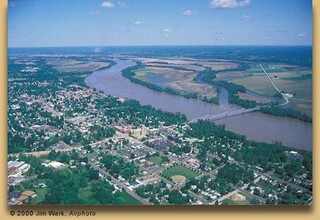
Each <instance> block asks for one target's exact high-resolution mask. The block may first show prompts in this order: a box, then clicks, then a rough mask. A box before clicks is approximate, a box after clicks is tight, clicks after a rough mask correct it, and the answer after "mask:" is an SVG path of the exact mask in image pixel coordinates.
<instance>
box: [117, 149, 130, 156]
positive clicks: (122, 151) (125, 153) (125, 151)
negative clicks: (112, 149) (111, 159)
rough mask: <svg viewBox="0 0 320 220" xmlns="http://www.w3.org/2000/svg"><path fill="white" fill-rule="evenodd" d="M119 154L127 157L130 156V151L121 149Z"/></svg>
mask: <svg viewBox="0 0 320 220" xmlns="http://www.w3.org/2000/svg"><path fill="white" fill-rule="evenodd" d="M117 152H118V153H119V154H121V155H127V156H129V154H130V153H129V151H128V150H126V149H119V150H118V151H117Z"/></svg>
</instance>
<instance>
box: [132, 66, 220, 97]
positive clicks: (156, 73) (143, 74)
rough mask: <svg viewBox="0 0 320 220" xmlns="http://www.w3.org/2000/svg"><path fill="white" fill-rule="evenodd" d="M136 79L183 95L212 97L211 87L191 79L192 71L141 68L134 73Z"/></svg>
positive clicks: (195, 74)
mask: <svg viewBox="0 0 320 220" xmlns="http://www.w3.org/2000/svg"><path fill="white" fill-rule="evenodd" d="M135 73H136V76H135V77H136V78H138V79H140V80H143V81H146V82H149V83H152V84H154V85H157V86H160V87H162V88H165V87H168V88H171V89H174V90H177V91H180V92H183V93H195V92H196V93H198V94H200V95H202V96H207V97H212V96H214V95H215V94H214V92H212V91H213V87H212V86H211V85H207V84H199V83H197V82H195V81H193V79H194V78H195V77H196V76H197V72H195V71H192V70H180V69H175V68H162V67H150V66H147V67H143V68H140V69H138V70H136V71H135Z"/></svg>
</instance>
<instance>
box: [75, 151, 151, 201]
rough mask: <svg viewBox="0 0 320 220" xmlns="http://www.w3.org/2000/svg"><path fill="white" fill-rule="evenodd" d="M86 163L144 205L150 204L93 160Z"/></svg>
mask: <svg viewBox="0 0 320 220" xmlns="http://www.w3.org/2000/svg"><path fill="white" fill-rule="evenodd" d="M79 155H80V157H81V158H83V155H82V154H79ZM88 164H89V165H90V166H91V167H92V168H93V169H95V170H97V171H99V172H100V173H101V174H102V175H103V176H104V177H106V178H107V177H110V178H111V182H112V183H114V184H116V185H117V186H119V187H121V188H123V189H125V191H126V192H127V193H128V194H130V195H131V196H133V197H134V198H135V199H137V200H139V201H140V202H141V203H142V204H144V205H152V203H150V202H149V201H147V200H145V199H144V198H142V197H140V196H139V195H138V194H136V193H135V192H134V191H133V190H131V189H129V188H128V187H127V186H126V185H124V184H123V183H121V182H119V181H118V180H117V179H116V178H114V177H113V176H111V175H110V174H109V173H108V172H106V171H105V170H104V169H102V168H100V167H98V166H97V165H95V164H94V163H93V162H91V161H90V159H89V161H88Z"/></svg>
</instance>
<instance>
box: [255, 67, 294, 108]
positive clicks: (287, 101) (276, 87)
mask: <svg viewBox="0 0 320 220" xmlns="http://www.w3.org/2000/svg"><path fill="white" fill-rule="evenodd" d="M259 65H260V67H261V69H262V70H263V72H264V73H265V74H266V76H267V77H268V79H269V81H270V83H271V84H272V86H273V87H274V88H275V89H276V90H277V91H278V92H279V93H280V94H281V95H282V97H283V98H284V100H285V101H286V102H285V103H283V104H281V105H279V106H284V105H286V104H288V103H289V100H288V98H287V97H286V96H285V95H284V94H283V93H282V92H281V90H280V89H279V88H278V86H277V85H276V84H275V83H274V82H273V81H272V79H271V77H270V75H269V73H267V71H266V70H265V69H264V68H263V66H262V65H261V64H259Z"/></svg>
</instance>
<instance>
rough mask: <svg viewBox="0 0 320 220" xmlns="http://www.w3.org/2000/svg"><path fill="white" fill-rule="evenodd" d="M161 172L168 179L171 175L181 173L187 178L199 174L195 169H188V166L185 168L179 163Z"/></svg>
mask: <svg viewBox="0 0 320 220" xmlns="http://www.w3.org/2000/svg"><path fill="white" fill-rule="evenodd" d="M162 174H163V175H164V176H165V177H166V178H168V179H171V177H172V176H176V175H181V176H184V177H186V178H187V179H188V180H190V179H192V178H195V177H196V176H198V175H199V174H198V173H197V172H196V171H193V170H190V169H189V168H186V167H184V166H181V165H178V166H175V167H171V168H169V169H167V170H165V171H163V172H162Z"/></svg>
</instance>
